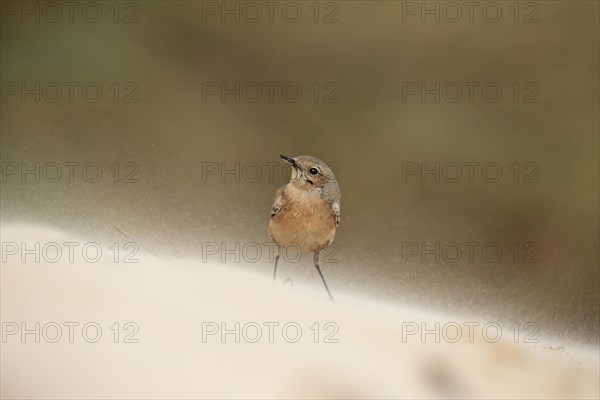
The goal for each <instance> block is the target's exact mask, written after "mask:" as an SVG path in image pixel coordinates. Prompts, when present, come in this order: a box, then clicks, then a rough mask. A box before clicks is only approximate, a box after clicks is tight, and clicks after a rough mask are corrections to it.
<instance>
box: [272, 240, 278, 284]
mask: <svg viewBox="0 0 600 400" xmlns="http://www.w3.org/2000/svg"><path fill="white" fill-rule="evenodd" d="M278 261H279V245H277V244H276V245H275V267H274V268H273V282H275V276H276V274H277V262H278Z"/></svg>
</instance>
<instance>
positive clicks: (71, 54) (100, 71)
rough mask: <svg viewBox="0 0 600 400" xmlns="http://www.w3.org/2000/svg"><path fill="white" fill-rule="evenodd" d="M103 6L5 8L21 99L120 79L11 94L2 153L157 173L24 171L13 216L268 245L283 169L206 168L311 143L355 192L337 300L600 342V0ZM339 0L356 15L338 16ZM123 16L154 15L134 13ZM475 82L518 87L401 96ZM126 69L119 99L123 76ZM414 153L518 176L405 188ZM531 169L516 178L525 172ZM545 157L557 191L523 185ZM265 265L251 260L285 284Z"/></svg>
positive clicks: (15, 181)
mask: <svg viewBox="0 0 600 400" xmlns="http://www.w3.org/2000/svg"><path fill="white" fill-rule="evenodd" d="M31 3H34V2H31ZM37 3H39V2H37ZM530 3H531V2H530ZM39 4H41V7H43V4H44V3H43V2H41V3H39ZM100 4H101V5H102V10H103V13H104V14H103V17H102V18H101V19H100V21H99V22H97V23H88V22H85V21H84V20H83V19H82V18H81V17H80V15H81V14H78V13H75V21H74V22H72V23H71V22H69V21H68V20H66V17H63V19H62V20H61V21H59V22H57V23H49V22H47V21H43V20H42V21H40V22H39V23H37V22H35V21H33V20H31V19H30V20H27V21H26V22H25V23H23V22H21V21H20V19H19V18H20V16H19V15H17V16H13V15H7V14H6V12H5V13H4V14H3V18H4V17H6V19H3V21H2V27H1V32H0V33H1V39H0V44H1V61H0V66H1V81H2V83H3V96H4V95H6V91H7V88H8V86H6V85H7V83H11V82H16V83H17V84H20V83H21V82H26V83H27V85H29V87H33V85H34V83H35V82H41V84H42V85H44V84H45V83H48V82H59V83H60V82H71V81H74V82H80V83H81V84H83V83H85V82H97V83H98V84H99V85H100V86H101V87H102V88H103V89H104V90H103V97H102V99H101V100H100V101H98V102H97V103H89V102H86V101H82V97H81V95H80V93H81V92H80V91H78V90H77V89H76V91H75V100H74V101H73V102H72V103H69V102H68V101H66V100H65V98H64V97H63V98H61V100H60V101H58V102H56V103H50V102H48V101H44V98H42V99H41V101H39V102H36V101H34V100H32V96H29V97H26V101H25V102H22V101H21V98H20V95H10V96H7V97H6V98H3V99H2V103H1V107H2V109H1V114H0V123H1V146H0V147H1V153H0V155H1V158H2V163H3V168H6V167H5V166H6V165H7V164H6V163H11V162H17V163H22V162H26V163H28V165H29V166H32V165H33V164H34V163H36V162H40V163H41V164H42V165H43V164H44V163H48V162H58V163H62V162H69V161H74V162H80V163H82V164H85V163H86V162H98V163H100V165H101V166H102V168H103V172H104V174H107V175H108V174H112V171H110V170H109V169H108V167H109V166H110V165H112V164H114V163H115V162H118V163H120V165H121V166H123V165H124V164H125V163H127V162H133V163H135V164H136V165H137V166H138V167H139V171H138V172H137V174H136V178H137V179H138V180H139V182H138V183H124V182H122V180H123V178H122V177H121V178H120V182H119V183H116V184H115V183H114V182H112V180H111V178H107V177H103V179H101V180H100V181H99V182H98V183H87V182H85V181H83V180H82V179H81V178H80V177H81V175H76V178H75V182H74V183H69V182H68V181H67V180H66V179H64V178H63V179H61V180H60V181H59V182H58V183H49V182H44V180H43V179H42V182H41V183H39V184H38V183H35V182H32V181H31V179H30V180H28V181H27V182H24V183H23V182H21V181H20V179H19V178H18V177H16V178H15V176H10V177H6V179H5V181H4V182H2V185H1V201H2V207H1V217H2V221H3V222H12V221H26V222H32V223H34V222H35V223H41V224H44V225H51V226H55V227H59V228H61V229H66V230H70V231H77V232H81V233H83V234H85V235H87V237H103V238H117V239H118V240H120V241H122V240H123V237H122V236H119V234H118V232H116V231H115V229H114V227H115V225H116V226H119V227H120V228H121V229H123V230H125V231H127V232H128V233H129V234H131V235H132V236H133V237H135V238H136V240H137V241H138V242H139V243H140V244H141V246H142V248H146V249H151V250H152V251H154V252H159V253H164V254H171V255H175V256H182V257H189V256H193V257H198V258H200V257H201V252H202V243H205V242H208V241H210V242H217V243H221V242H224V243H233V242H240V243H248V242H258V243H263V242H267V241H268V236H267V234H266V224H267V221H268V218H269V211H270V207H271V201H272V196H273V193H274V191H275V190H276V188H277V187H278V186H279V185H281V184H283V183H285V179H284V177H283V173H282V170H281V167H277V169H275V171H276V175H275V179H268V176H267V175H266V171H267V169H266V168H265V169H263V171H262V173H263V175H262V177H261V178H260V179H258V181H257V182H252V180H253V179H252V177H254V173H252V174H250V175H251V177H250V179H247V178H248V176H247V175H246V176H245V175H244V174H243V173H242V174H241V175H240V178H241V179H240V182H236V181H235V179H234V177H233V176H232V175H228V176H226V177H225V178H226V179H220V178H219V176H218V175H215V176H209V177H206V176H204V178H206V179H203V168H206V166H207V165H209V163H217V165H219V166H221V164H222V163H225V165H226V166H227V167H228V168H234V166H235V165H236V163H240V166H241V165H243V163H259V164H263V163H268V162H279V159H278V158H277V155H278V154H287V155H290V156H296V155H301V154H308V155H313V156H316V157H319V158H321V159H323V160H325V161H328V162H331V163H334V164H335V167H336V172H337V176H338V179H339V182H340V185H341V189H342V207H341V209H342V223H341V225H340V227H339V229H338V233H337V236H336V244H337V246H338V249H339V251H338V252H337V253H336V255H335V258H336V259H337V260H339V262H337V263H329V264H327V263H326V265H325V266H324V272H325V275H326V276H327V278H328V281H329V283H330V286H331V287H332V290H333V291H334V293H335V291H336V289H337V290H338V291H355V292H357V293H361V294H364V295H366V296H368V297H370V298H373V299H378V300H385V301H390V302H398V303H401V304H413V305H424V306H427V307H434V308H439V309H441V310H443V311H445V312H448V313H452V312H465V313H482V314H484V315H488V316H489V317H490V318H491V319H490V320H501V321H504V322H507V323H512V322H520V323H525V322H529V321H533V322H536V323H538V325H539V326H540V333H541V334H542V335H544V334H546V335H552V336H567V337H570V338H574V339H576V340H584V341H586V342H594V343H597V342H598V333H599V320H598V318H599V316H598V312H599V301H600V299H599V285H600V283H599V275H598V274H599V251H598V240H599V231H598V229H599V225H598V224H599V215H598V204H599V203H598V193H599V187H598V185H599V180H598V170H599V141H598V138H599V136H598V133H599V115H598V110H599V80H598V71H599V70H600V68H599V67H600V65H599V50H598V49H599V25H598V15H599V4H598V3H597V2H594V1H538V2H534V4H536V5H537V7H538V8H539V9H537V11H536V13H535V14H536V18H537V19H538V20H539V22H537V23H523V20H524V18H525V16H526V15H528V14H530V12H532V10H533V9H527V10H526V9H524V7H525V3H519V7H520V8H519V10H520V11H521V13H520V14H519V17H518V18H519V22H518V23H515V22H514V20H513V18H514V15H513V14H512V11H511V10H510V9H509V7H510V4H513V2H497V3H496V4H500V5H501V7H502V11H503V15H502V18H501V19H500V21H499V22H497V23H490V22H486V21H485V20H484V19H483V18H482V17H481V13H480V12H476V13H475V19H474V21H473V22H469V21H468V19H467V17H466V16H463V18H462V19H461V20H460V21H459V22H457V23H449V22H445V21H443V18H442V20H441V21H440V22H439V23H435V22H433V20H432V18H431V17H429V19H428V20H427V21H426V22H425V23H423V22H421V21H420V16H419V15H417V16H411V15H406V14H405V13H403V7H406V4H403V2H400V1H398V2H394V1H340V2H333V3H332V2H330V3H326V2H321V3H317V5H316V7H317V8H318V9H319V10H320V14H319V20H320V21H319V22H318V23H315V22H314V20H313V18H314V14H313V10H314V8H313V9H311V8H309V7H315V5H314V2H296V4H298V5H300V7H301V9H302V11H303V17H302V18H301V20H300V21H299V22H297V23H290V22H287V21H285V20H284V19H283V18H282V17H281V13H280V12H279V13H278V12H275V19H274V21H273V22H269V21H268V20H267V19H266V17H264V16H263V18H262V19H261V20H260V21H258V22H257V23H248V22H245V21H244V20H243V18H242V20H241V21H240V23H234V22H232V17H229V19H227V20H226V22H225V23H223V22H221V18H220V17H219V16H218V15H217V16H207V15H206V14H205V13H203V7H206V4H203V2H193V1H148V2H133V3H132V4H133V5H131V4H130V3H127V2H121V3H114V2H101V3H100ZM115 4H116V5H117V7H118V9H119V10H120V14H119V16H118V18H117V19H118V20H119V21H120V22H119V23H115V22H114V20H113V18H114V14H113V11H114V9H112V8H111V7H114V5H115ZM215 4H217V6H219V7H220V6H221V4H222V3H221V2H218V3H215ZM227 4H229V6H230V7H235V2H228V3H227ZM241 4H242V3H238V6H240V7H241V6H242V5H241ZM281 4H284V3H283V2H282V3H281ZM331 4H333V5H331ZM416 4H417V5H418V6H420V7H424V6H423V4H424V3H422V2H418V3H416ZM427 4H428V7H434V6H435V3H434V2H428V3H427ZM482 4H485V2H482ZM32 7H33V6H32ZM263 11H264V9H263ZM333 11H335V18H336V19H337V20H339V21H338V22H337V23H323V22H322V19H323V18H324V15H329V14H330V13H331V12H333ZM448 12H449V11H448ZM125 15H132V18H134V19H135V20H137V22H135V23H123V22H122V20H123V18H125ZM204 17H207V18H206V19H207V21H206V22H204V21H203V18H204ZM403 17H405V19H406V22H403ZM470 81H474V82H479V83H480V84H481V85H483V84H485V83H487V82H497V83H498V84H499V85H501V87H502V89H503V96H502V98H501V99H500V101H498V102H496V103H492V102H488V101H485V100H484V99H483V98H482V97H481V90H476V91H475V99H474V101H473V102H469V101H468V100H467V99H466V95H465V94H464V93H463V98H462V99H461V100H460V101H458V102H456V103H452V102H448V101H443V100H442V101H440V102H439V103H437V102H435V101H433V97H432V96H429V97H427V98H426V101H425V102H422V101H421V100H420V97H419V95H416V96H413V97H410V98H409V99H408V100H407V101H403V97H402V96H403V91H402V89H403V83H404V82H418V83H420V82H427V84H428V85H429V87H432V86H433V85H434V83H435V82H441V83H442V85H443V84H444V83H447V82H459V83H460V82H470ZM115 82H117V83H118V86H119V87H120V89H121V92H120V97H119V101H118V102H115V101H114V100H113V97H112V96H113V94H114V93H113V92H112V91H111V90H110V89H109V88H110V87H111V85H113V84H114V83H115ZM127 82H132V83H134V85H135V87H138V88H139V92H138V93H137V94H135V95H134V97H132V98H135V99H138V100H139V101H138V102H137V103H124V102H123V101H122V100H123V95H124V93H128V90H124V86H125V84H126V83H127ZM206 82H217V83H218V84H220V83H221V82H226V83H227V84H228V85H230V86H233V85H234V83H235V82H241V83H242V84H244V83H247V82H259V83H261V82H279V83H280V85H283V84H285V83H286V82H297V83H298V84H299V85H300V86H301V87H302V89H303V96H302V98H301V99H300V101H298V102H296V103H291V102H286V101H282V99H281V96H278V95H276V100H275V101H274V102H272V103H271V102H269V101H267V100H266V98H265V94H263V98H262V99H261V100H260V101H258V102H256V103H249V102H245V101H240V102H239V103H236V102H234V101H232V97H231V96H230V97H228V98H227V99H228V100H227V101H226V102H222V101H221V100H220V98H219V95H215V96H209V97H208V101H203V83H206ZM315 82H319V83H320V85H321V88H322V87H323V85H324V84H326V83H327V82H333V83H334V84H335V85H336V87H337V88H338V89H339V90H338V91H337V93H336V94H335V99H337V100H338V101H337V102H335V103H325V102H323V101H322V99H323V97H322V96H323V95H324V94H327V93H329V90H324V89H322V90H321V91H320V92H319V94H320V95H321V98H320V99H319V101H318V102H315V101H314V100H313V97H312V96H313V92H312V91H311V90H310V87H311V85H313V84H314V83H315ZM515 82H518V83H519V84H520V85H521V90H522V91H521V96H520V98H519V101H517V102H515V101H514V100H513V92H512V91H511V90H510V89H509V88H510V87H511V85H513V84H514V83H515ZM528 82H533V83H535V85H536V87H538V88H539V91H538V92H537V94H536V95H535V98H536V99H537V100H539V101H538V102H535V103H525V102H523V96H524V95H525V94H526V93H529V90H523V85H524V84H526V83H528ZM276 93H280V92H278V91H276ZM407 162H415V163H417V164H421V163H423V162H424V163H427V165H428V166H430V167H431V166H433V164H434V163H435V162H440V163H448V162H456V163H459V164H461V163H464V162H480V163H481V164H485V163H489V162H496V163H498V164H499V165H501V167H502V172H503V176H502V179H501V180H500V181H499V182H498V183H488V182H486V181H485V180H483V179H482V178H481V175H480V174H479V175H477V174H476V175H475V180H474V182H468V181H467V180H466V178H465V177H464V176H463V179H462V180H461V181H460V182H458V183H448V182H444V181H442V182H439V183H436V182H435V181H434V180H433V178H432V177H431V176H429V177H428V178H427V180H426V182H421V180H420V178H419V176H411V177H408V178H407V179H404V180H403V179H402V171H403V165H405V164H403V163H407ZM515 162H518V163H519V164H520V166H521V173H522V175H521V176H520V179H519V180H520V182H519V183H515V182H514V181H513V175H512V174H513V171H512V170H511V169H510V166H511V165H513V164H514V163H515ZM527 162H533V163H536V165H538V166H539V171H538V172H537V174H536V176H535V178H536V179H537V180H538V181H539V182H537V183H523V182H522V180H523V178H524V175H525V173H526V172H528V171H525V170H524V169H523V166H524V165H525V163H527ZM210 165H213V164H210ZM278 165H280V166H282V163H279V164H278ZM465 171H466V170H463V175H464V172H465ZM4 172H5V173H6V170H5V171H4ZM109 176H111V177H112V175H109ZM407 242H415V243H429V244H430V245H431V246H433V243H436V242H437V243H441V244H442V245H443V244H445V243H448V242H459V243H463V242H480V243H487V242H496V243H498V244H499V245H500V246H501V247H502V249H503V250H504V252H503V258H502V260H501V261H500V262H496V263H490V262H485V260H483V259H482V257H481V253H476V260H475V262H469V261H468V260H467V258H466V256H465V255H463V258H462V259H461V260H460V261H459V262H457V263H449V262H439V263H438V262H434V261H433V259H432V257H429V258H428V259H427V260H426V262H421V261H420V259H419V258H418V257H415V256H411V257H408V261H406V260H403V244H406V243H407ZM515 242H519V243H521V248H522V244H523V243H525V242H534V243H535V244H536V245H537V246H538V251H537V255H536V258H537V259H538V262H535V263H524V262H522V259H523V257H524V255H523V254H522V255H521V256H520V259H519V260H518V261H519V262H515V261H514V260H513V253H511V252H510V251H511V250H510V247H511V246H512V245H513V243H515ZM263 261H264V262H261V263H256V264H255V263H250V262H244V261H243V260H242V262H240V264H241V265H242V266H243V267H244V268H246V267H247V268H254V269H256V270H259V271H262V272H264V273H265V279H269V276H270V274H271V267H270V265H269V264H268V260H263ZM283 268H284V270H282V271H284V272H283V273H284V274H285V276H288V277H293V278H292V279H297V280H303V279H304V280H310V281H311V282H313V283H314V284H318V280H315V279H318V277H315V274H314V270H313V269H312V266H311V260H310V257H306V258H305V259H304V260H303V261H302V263H300V264H299V266H291V265H290V264H287V265H285V264H284V266H283Z"/></svg>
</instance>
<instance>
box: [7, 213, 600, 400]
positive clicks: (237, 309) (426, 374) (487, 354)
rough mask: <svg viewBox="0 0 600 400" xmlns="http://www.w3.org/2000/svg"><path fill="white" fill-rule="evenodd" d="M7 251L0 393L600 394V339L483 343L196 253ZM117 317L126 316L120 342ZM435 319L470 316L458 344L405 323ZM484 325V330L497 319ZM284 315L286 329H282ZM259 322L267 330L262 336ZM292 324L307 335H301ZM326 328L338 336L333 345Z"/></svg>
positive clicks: (421, 316)
mask: <svg viewBox="0 0 600 400" xmlns="http://www.w3.org/2000/svg"><path fill="white" fill-rule="evenodd" d="M1 233H2V242H3V243H7V242H16V243H21V242H22V241H26V242H28V243H29V245H28V246H29V248H33V246H34V244H33V243H34V242H36V241H39V242H40V243H41V245H42V246H43V245H44V244H45V243H48V242H57V243H63V242H65V241H77V239H74V238H73V237H69V236H68V235H66V234H64V233H62V232H58V231H54V230H51V229H46V228H42V227H35V226H24V225H15V224H10V225H7V224H3V225H2V231H1ZM79 241H80V242H82V243H83V242H86V241H82V240H79ZM105 251H106V249H105ZM76 254H77V252H76ZM79 254H80V253H79ZM108 254H112V253H108ZM5 256H6V257H7V258H6V262H3V264H2V268H1V300H2V304H1V312H2V322H3V334H4V336H5V337H4V338H3V339H4V342H3V343H2V352H1V353H2V359H1V367H2V370H1V388H2V389H1V390H2V391H1V395H2V397H3V398H42V397H43V398H86V397H87V398H89V397H93V398H114V397H119V398H151V397H153V398H167V397H177V398H192V397H195V398H198V397H227V398H231V397H253V398H257V397H294V398H299V397H315V398H316V397H319V398H322V397H335V398H345V397H378V398H382V397H395V398H398V397H411V398H414V397H427V398H431V397H476V398H481V397H493V398H509V397H510V398H533V397H535V398H545V397H551V398H582V397H585V398H597V397H598V395H599V383H598V380H597V378H598V373H599V368H598V349H597V348H593V349H587V348H581V347H573V346H569V345H567V344H563V346H562V348H560V347H556V346H554V350H552V349H549V348H548V347H549V346H547V345H546V344H545V343H544V341H543V340H541V342H540V343H537V344H525V343H522V342H523V338H522V337H521V338H520V340H519V342H520V343H518V344H515V343H514V342H513V340H512V339H513V336H512V335H513V332H512V331H509V330H507V329H503V331H502V333H503V337H502V339H501V340H500V341H498V342H496V343H490V342H487V341H485V340H484V339H483V335H482V332H481V330H479V329H476V330H475V331H474V335H473V337H474V341H473V343H470V341H469V335H468V329H467V328H466V327H464V325H463V324H464V323H465V322H474V319H473V318H470V319H464V318H458V317H453V316H444V317H443V318H442V317H441V316H436V315H434V314H431V313H427V312H424V311H420V310H409V309H401V308H398V307H392V306H389V305H388V306H386V305H380V304H376V303H374V302H371V301H369V300H368V299H363V298H360V297H357V296H352V295H349V294H346V295H344V293H340V292H339V290H338V291H337V293H335V294H336V295H337V298H338V299H337V302H336V303H335V304H332V303H329V302H327V301H326V300H325V295H324V293H323V291H322V290H321V289H322V288H320V287H316V288H314V289H313V288H311V289H308V288H300V287H295V288H293V289H290V287H289V286H281V285H273V284H272V283H271V282H270V278H269V276H268V275H267V274H264V275H262V274H257V273H255V272H250V271H245V270H243V269H241V268H239V267H235V266H234V267H230V266H224V265H214V264H202V263H201V262H199V261H196V260H164V259H160V258H156V257H154V256H149V255H147V254H139V255H138V257H137V258H139V259H140V260H141V261H140V263H138V264H124V263H122V262H120V263H114V262H113V261H111V260H110V257H107V259H104V258H103V260H101V261H100V262H98V263H89V262H85V261H82V259H81V258H80V257H79V258H78V257H76V258H77V261H76V262H74V263H70V262H69V261H68V257H66V256H63V257H62V258H61V260H60V261H59V262H57V263H55V264H51V263H47V262H40V263H35V262H32V261H33V258H32V257H30V262H28V263H26V264H23V263H22V262H21V260H20V259H19V257H18V256H7V255H6V254H5ZM121 258H122V257H121ZM265 268H267V266H265ZM22 322H25V323H26V324H27V325H26V328H28V329H34V327H35V322H40V329H39V333H40V343H36V342H35V335H34V334H28V335H26V336H25V340H24V341H25V343H22V338H21V336H20V333H21V332H17V333H15V334H13V335H8V334H7V332H8V331H10V329H13V328H14V327H15V326H17V327H18V329H19V330H21V328H22V326H21V323H22ZM52 322H54V323H56V324H57V325H58V326H60V327H62V328H61V330H62V336H61V337H60V339H58V341H57V342H56V343H50V342H49V341H51V340H54V337H55V336H56V329H55V326H56V325H52V324H49V323H52ZM68 322H76V323H79V324H80V325H78V326H74V327H73V343H70V342H69V331H68V326H67V325H65V323H68ZM90 322H92V323H97V324H98V325H99V326H100V327H101V329H102V336H101V337H100V338H99V340H98V341H97V342H96V343H88V342H87V341H86V338H87V339H88V340H92V339H94V337H95V329H94V328H90V329H88V331H87V336H86V338H84V336H83V334H82V327H83V325H84V324H86V323H90ZM115 322H119V323H120V326H119V329H118V331H119V332H120V335H119V338H118V339H117V341H118V343H115V337H114V331H115V328H114V325H113V324H114V323H115ZM127 322H133V323H135V324H136V325H137V326H138V327H139V331H137V332H136V333H135V334H134V335H133V336H132V337H129V340H131V339H137V340H138V343H124V341H125V337H126V335H127V334H128V333H132V332H133V330H134V325H128V326H127V329H126V328H125V325H124V324H125V323H127ZM236 322H239V323H240V330H239V334H240V335H239V336H240V337H239V343H236V338H235V334H233V333H230V334H228V335H226V336H225V338H224V340H222V338H221V336H220V335H219V333H216V334H214V335H205V337H204V340H203V331H204V333H206V332H207V330H208V329H209V328H215V327H217V328H219V329H220V328H221V326H220V324H221V323H225V324H226V327H227V328H228V329H231V330H234V331H235V323H236ZM315 322H318V323H319V328H318V332H319V337H318V338H317V343H315V333H314V332H315V330H317V329H316V326H315V325H314V323H315ZM328 322H330V323H332V324H330V325H325V324H327V323H328ZM436 322H439V323H440V325H441V326H445V324H448V323H449V322H455V323H457V324H458V325H462V326H463V327H464V329H463V330H462V333H463V335H462V339H461V340H459V341H458V342H457V343H450V341H449V340H447V339H451V338H454V336H455V335H454V333H453V332H454V331H450V330H448V331H446V332H445V333H446V339H445V337H444V336H443V335H442V336H440V343H436V342H435V337H434V335H433V334H430V335H428V336H426V337H425V340H422V337H421V336H420V335H419V334H416V335H412V336H406V334H407V331H408V329H409V327H408V325H411V326H413V327H414V326H420V324H421V323H426V324H427V327H429V328H430V329H432V328H434V327H435V323H436ZM479 322H480V323H481V324H480V327H481V326H482V325H483V324H485V323H486V322H488V321H484V320H479ZM268 323H274V324H275V323H278V324H279V325H274V324H273V325H272V326H273V335H272V339H273V340H272V343H271V342H270V340H269V327H268V325H265V324H268ZM413 323H414V324H416V325H413ZM15 324H16V325H15ZM285 324H289V325H287V327H288V330H287V336H285V335H284V334H283V332H282V327H283V326H284V325H285ZM294 324H297V325H294ZM44 326H46V329H45V330H44V328H43V327H44ZM111 326H113V330H111V329H110V327H111ZM244 326H245V329H244V328H243V327H244ZM257 326H258V327H259V328H260V329H261V332H262V336H261V337H260V338H258V339H257V342H256V343H251V341H253V340H255V337H256V332H257V329H256V328H257ZM311 326H312V327H313V329H311ZM295 327H296V328H297V327H300V328H301V330H302V333H301V335H300V337H298V338H297V342H295V343H290V342H291V341H293V340H294V339H295V337H296V328H295ZM336 328H337V331H336V332H334V331H335V330H336ZM442 333H443V332H442ZM488 333H490V336H492V337H493V336H494V335H493V332H492V331H490V332H488ZM328 334H332V336H329V337H328V336H327V335H328ZM403 334H404V335H405V336H404V338H403ZM326 337H327V338H328V340H329V341H332V339H333V342H332V343H326V341H327V340H326ZM403 339H404V340H403ZM335 340H337V343H335Z"/></svg>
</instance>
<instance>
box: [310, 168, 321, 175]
mask: <svg viewBox="0 0 600 400" xmlns="http://www.w3.org/2000/svg"><path fill="white" fill-rule="evenodd" d="M308 172H310V173H311V174H313V175H316V174H318V173H319V170H317V169H316V168H311V169H309V170H308Z"/></svg>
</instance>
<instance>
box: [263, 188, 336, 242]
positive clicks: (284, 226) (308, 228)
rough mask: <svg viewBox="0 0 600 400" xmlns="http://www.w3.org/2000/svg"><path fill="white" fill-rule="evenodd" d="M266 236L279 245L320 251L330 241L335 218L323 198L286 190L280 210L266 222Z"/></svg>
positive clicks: (333, 231) (331, 240) (332, 236)
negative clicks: (267, 223)
mask: <svg viewBox="0 0 600 400" xmlns="http://www.w3.org/2000/svg"><path fill="white" fill-rule="evenodd" d="M269 236H270V237H271V239H273V241H274V242H276V243H277V244H279V245H280V246H284V247H285V246H299V247H300V248H301V249H302V251H303V252H304V253H308V252H312V251H319V250H322V249H324V248H326V247H328V246H329V245H330V244H331V243H332V242H333V238H334V236H335V218H334V215H333V212H332V211H331V208H330V207H329V204H328V203H327V202H326V201H324V200H322V199H320V198H314V197H309V196H302V195H299V196H294V195H293V193H292V195H290V194H289V193H286V194H284V197H283V201H282V207H281V210H280V211H279V213H277V214H276V215H275V216H273V217H272V218H271V220H270V221H269Z"/></svg>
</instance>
